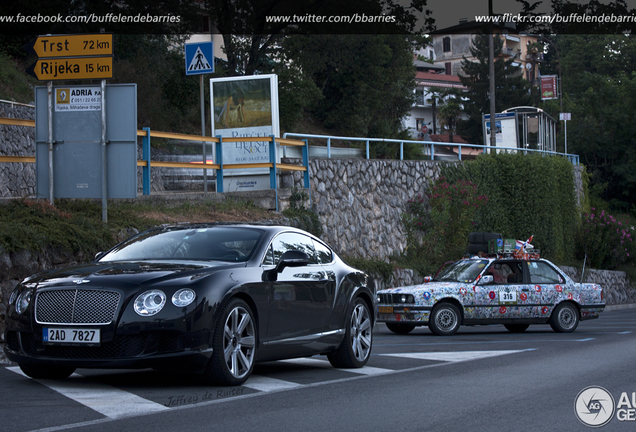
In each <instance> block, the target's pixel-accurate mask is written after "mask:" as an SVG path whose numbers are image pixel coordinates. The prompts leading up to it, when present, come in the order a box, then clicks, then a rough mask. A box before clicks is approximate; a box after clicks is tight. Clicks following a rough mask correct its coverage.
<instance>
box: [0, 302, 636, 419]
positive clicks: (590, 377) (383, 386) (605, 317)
mask: <svg viewBox="0 0 636 432" xmlns="http://www.w3.org/2000/svg"><path fill="white" fill-rule="evenodd" d="M635 339H636V309H620V310H612V311H606V312H604V313H603V314H601V318H600V319H598V320H593V321H585V322H582V323H581V324H580V325H579V328H578V329H577V330H576V331H575V332H574V333H569V334H558V333H554V332H553V331H552V330H551V328H550V327H549V326H530V328H529V329H528V330H527V331H526V332H525V333H522V334H512V333H509V332H508V331H507V330H505V329H504V327H503V326H487V327H462V328H461V329H460V331H459V333H458V334H456V335H454V336H450V337H439V336H434V335H432V334H431V333H430V332H429V330H428V329H427V328H418V329H416V330H414V331H413V332H412V333H411V334H409V335H405V336H398V335H394V334H392V333H391V332H389V331H388V330H387V329H386V327H385V326H384V325H383V324H379V325H378V326H377V327H376V329H375V333H374V347H373V354H372V358H371V359H370V361H369V363H368V365H367V367H365V368H363V369H359V370H338V369H333V368H332V367H331V366H330V365H329V363H328V362H327V361H326V359H325V358H324V357H314V358H309V359H297V360H289V361H280V362H271V363H265V364H261V365H258V366H257V368H256V370H255V373H254V375H253V376H252V377H251V378H250V379H249V380H248V381H247V382H246V383H245V385H243V386H240V387H229V388H223V387H210V386H205V385H204V384H202V383H201V382H200V381H199V379H198V378H197V377H196V376H191V375H187V374H185V373H184V374H166V373H161V372H155V371H147V370H143V371H106V370H87V369H80V370H78V371H77V373H76V374H75V375H73V376H72V377H71V378H69V379H67V380H62V381H46V380H39V381H36V380H32V379H29V378H26V377H25V376H23V375H22V374H21V373H20V372H19V369H18V368H15V367H10V366H9V367H3V368H0V430H2V431H7V432H9V431H20V432H22V431H34V430H38V431H58V430H78V431H80V430H81V431H100V432H102V431H113V432H114V431H154V432H163V431H181V430H187V431H217V430H218V431H231V430H241V431H269V430H272V431H332V430H338V431H391V432H393V431H458V430H469V431H555V430H561V431H585V430H592V428H590V427H588V426H585V425H584V424H583V423H581V422H580V421H579V420H578V418H577V416H576V415H575V400H576V399H577V396H578V395H579V393H580V392H581V391H582V390H584V389H586V388H587V387H590V386H599V387H602V388H604V389H606V390H607V391H608V392H609V393H610V394H611V395H612V396H613V398H614V406H615V407H617V408H618V410H615V412H616V414H615V415H614V416H613V417H612V419H611V420H610V421H609V423H608V424H607V425H605V426H603V427H602V428H601V430H603V431H614V430H616V431H628V430H629V431H631V430H634V428H635V427H636V406H634V407H633V408H632V405H631V401H632V393H634V392H636V379H635V374H634V370H635V368H636V340H635ZM623 393H625V395H623ZM634 398H635V399H636V395H634ZM588 399H589V398H588ZM597 399H598V398H597ZM599 400H600V399H599ZM595 401H596V399H595V400H594V401H592V402H595ZM585 402H586V403H587V402H590V400H586V401H585ZM634 403H635V405H636V400H635V401H634ZM627 405H629V406H627ZM598 406H600V405H597V407H598ZM600 408H601V410H600V411H599V410H597V411H594V412H592V414H594V413H596V414H597V415H596V417H598V415H603V414H604V413H603V412H602V411H603V410H604V409H605V408H607V405H606V404H605V402H603V406H600ZM630 409H632V411H630ZM619 411H620V413H619ZM599 413H600V414H599ZM586 414H590V412H587V413H586ZM630 415H633V416H632V417H631V418H632V420H624V421H621V420H620V419H619V417H621V418H623V419H624V418H629V416H630ZM586 418H588V419H589V417H586Z"/></svg>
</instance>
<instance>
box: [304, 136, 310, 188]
mask: <svg viewBox="0 0 636 432" xmlns="http://www.w3.org/2000/svg"><path fill="white" fill-rule="evenodd" d="M303 141H305V146H304V147H303V166H304V167H305V168H306V169H307V171H305V175H304V180H305V189H309V188H310V187H311V185H310V183H309V141H308V140H303Z"/></svg>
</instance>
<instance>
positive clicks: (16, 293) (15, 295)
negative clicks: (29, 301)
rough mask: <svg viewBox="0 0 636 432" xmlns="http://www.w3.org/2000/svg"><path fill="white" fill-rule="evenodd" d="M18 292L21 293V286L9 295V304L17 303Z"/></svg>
mask: <svg viewBox="0 0 636 432" xmlns="http://www.w3.org/2000/svg"><path fill="white" fill-rule="evenodd" d="M18 294H20V287H18V288H16V289H14V290H13V292H12V293H11V296H10V297H9V306H11V305H12V304H14V303H15V299H17V298H18Z"/></svg>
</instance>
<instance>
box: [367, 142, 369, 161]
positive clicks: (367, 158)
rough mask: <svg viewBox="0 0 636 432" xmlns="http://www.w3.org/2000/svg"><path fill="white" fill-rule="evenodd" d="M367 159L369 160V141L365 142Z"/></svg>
mask: <svg viewBox="0 0 636 432" xmlns="http://www.w3.org/2000/svg"><path fill="white" fill-rule="evenodd" d="M367 159H369V140H367Z"/></svg>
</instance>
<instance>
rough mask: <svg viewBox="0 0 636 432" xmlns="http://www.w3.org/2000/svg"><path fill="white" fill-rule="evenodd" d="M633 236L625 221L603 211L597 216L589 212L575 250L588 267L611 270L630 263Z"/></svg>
mask: <svg viewBox="0 0 636 432" xmlns="http://www.w3.org/2000/svg"><path fill="white" fill-rule="evenodd" d="M634 235H636V231H634V226H633V224H632V223H631V222H630V220H629V218H627V217H623V218H620V219H619V218H615V217H614V216H612V215H610V214H609V213H606V212H605V210H602V211H601V212H600V213H598V212H596V211H595V209H594V208H592V209H591V212H590V213H586V214H584V215H583V220H582V223H581V228H580V231H579V241H578V242H579V245H578V246H579V247H578V250H579V251H580V254H581V255H587V264H588V265H589V266H590V267H592V268H598V269H606V270H612V269H615V268H616V267H618V266H620V265H622V264H626V263H629V262H634V258H635V257H634V253H635V249H636V244H635V243H634ZM581 258H582V256H581Z"/></svg>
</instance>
